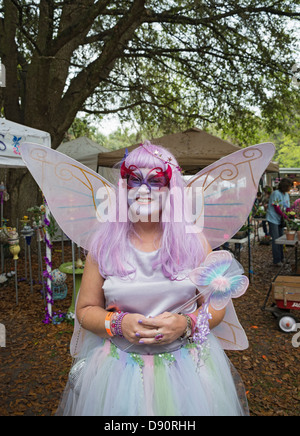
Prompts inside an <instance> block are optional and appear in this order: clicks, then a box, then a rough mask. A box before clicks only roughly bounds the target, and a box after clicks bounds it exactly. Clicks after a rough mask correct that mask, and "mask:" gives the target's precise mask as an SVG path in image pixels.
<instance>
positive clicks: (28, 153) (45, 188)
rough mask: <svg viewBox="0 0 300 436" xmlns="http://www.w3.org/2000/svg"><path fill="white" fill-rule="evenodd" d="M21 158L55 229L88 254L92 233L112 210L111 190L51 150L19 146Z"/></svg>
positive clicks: (112, 188) (71, 160)
mask: <svg viewBox="0 0 300 436" xmlns="http://www.w3.org/2000/svg"><path fill="white" fill-rule="evenodd" d="M21 155H22V159H23V161H24V163H25V164H26V166H27V167H28V169H29V171H30V172H31V174H32V175H33V177H34V179H35V180H36V182H37V183H38V185H39V187H40V188H41V190H42V192H43V194H44V196H45V198H46V201H47V203H48V206H49V208H50V211H51V213H52V214H53V216H54V218H55V219H56V221H57V223H58V225H59V226H60V227H61V229H62V230H63V231H64V233H65V234H66V235H67V236H68V237H69V238H70V239H72V240H73V241H74V242H76V244H77V245H79V246H80V247H83V248H84V249H86V250H89V247H90V243H91V240H92V237H93V235H94V233H95V231H96V230H97V229H98V228H99V225H101V224H100V223H101V222H104V221H106V220H107V219H109V218H108V217H109V214H110V213H111V210H112V209H113V208H114V206H115V188H114V186H113V185H112V184H111V183H109V182H108V181H107V180H106V179H104V178H103V177H101V176H100V175H99V174H97V173H95V172H94V171H92V170H91V169H90V168H88V167H86V166H85V165H82V164H81V163H79V162H77V161H76V160H74V159H71V158H69V157H68V156H66V155H64V154H62V153H59V152H57V151H55V150H52V149H51V148H48V147H43V146H41V145H38V144H31V143H22V144H21ZM99 192H100V195H99Z"/></svg>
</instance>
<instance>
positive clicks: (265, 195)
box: [261, 186, 272, 236]
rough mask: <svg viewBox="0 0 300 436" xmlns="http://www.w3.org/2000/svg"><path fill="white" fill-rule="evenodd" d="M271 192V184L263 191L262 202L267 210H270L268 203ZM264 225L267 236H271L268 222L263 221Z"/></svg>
mask: <svg viewBox="0 0 300 436" xmlns="http://www.w3.org/2000/svg"><path fill="white" fill-rule="evenodd" d="M271 194H272V188H271V187H270V186H265V187H264V188H263V192H262V199H261V203H262V206H263V207H264V209H265V211H266V212H267V211H268V205H269V200H270V196H271ZM262 226H263V231H264V233H265V236H270V230H269V226H268V222H267V221H263V222H262Z"/></svg>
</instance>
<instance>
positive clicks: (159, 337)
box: [124, 312, 187, 345]
mask: <svg viewBox="0 0 300 436" xmlns="http://www.w3.org/2000/svg"><path fill="white" fill-rule="evenodd" d="M124 319H125V318H124ZM140 321H141V322H139V323H138V325H139V328H138V330H137V332H136V333H137V334H138V335H140V336H139V341H138V342H139V344H144V345H160V344H171V343H172V342H174V341H175V340H176V339H178V338H179V337H180V336H181V335H182V334H183V332H184V331H185V329H186V326H187V322H186V319H185V317H184V316H182V315H178V314H175V313H170V312H164V313H162V314H161V315H158V316H156V317H154V318H145V317H143V319H140Z"/></svg>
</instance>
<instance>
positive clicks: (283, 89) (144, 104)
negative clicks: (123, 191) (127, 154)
mask: <svg viewBox="0 0 300 436" xmlns="http://www.w3.org/2000/svg"><path fill="white" fill-rule="evenodd" d="M299 6H300V1H299V0H296V1H295V0H281V1H274V0H265V1H261V0H225V1H220V0H207V1H205V2H204V1H202V0H193V1H191V0H180V1H174V0H146V1H143V0H132V1H130V2H128V1H125V0H118V1H116V0H111V1H97V2H95V1H91V0H79V1H77V2H74V1H67V0H66V1H61V0H51V1H42V0H36V1H34V2H33V1H31V0H16V1H13V2H10V1H4V2H3V7H2V8H1V10H0V24H1V25H0V57H1V60H3V63H4V64H5V66H6V67H7V77H8V78H9V81H8V86H7V87H6V88H5V89H3V90H1V92H0V102H1V104H3V107H4V112H5V116H6V117H7V118H8V119H11V120H15V121H17V122H18V121H20V120H25V122H26V124H28V125H31V126H33V127H37V128H40V129H42V130H47V131H49V132H50V133H51V135H52V144H53V146H54V148H55V147H57V146H58V145H59V143H60V142H61V140H62V138H63V136H64V135H65V132H67V131H68V129H69V128H70V126H71V124H72V122H73V121H74V119H75V118H76V116H77V114H78V113H82V112H84V113H86V114H88V115H95V116H96V117H99V119H100V120H101V119H102V118H103V116H104V115H106V114H111V113H118V115H119V117H120V119H121V121H127V122H128V121H135V123H136V124H137V125H139V126H142V129H143V130H147V131H153V130H154V129H155V127H154V126H158V128H159V130H160V131H163V133H171V132H174V131H178V130H182V129H185V128H188V127H191V126H193V125H198V126H199V127H200V128H207V127H208V126H209V125H211V124H213V125H214V126H215V128H216V129H217V130H222V131H223V132H224V134H226V135H229V136H233V137H235V138H238V140H239V141H240V142H242V143H244V144H246V143H247V142H248V141H250V140H251V138H253V137H254V136H255V135H256V134H257V131H258V130H260V128H261V127H262V128H263V129H264V130H265V131H266V132H267V133H270V132H271V131H273V129H274V128H277V129H278V130H279V131H283V132H285V133H288V132H287V131H286V127H287V123H286V120H287V119H288V117H289V115H290V114H292V113H297V108H298V107H299V87H295V86H293V84H292V77H293V73H292V69H293V66H294V65H295V64H296V63H297V58H296V49H297V43H298V42H299V32H298V27H299V18H300V9H299ZM297 26H298V27H297ZM2 93H3V95H4V97H3V98H2V96H1V94H2ZM91 131H92V129H91V127H90V126H89V125H88V123H86V121H83V122H80V123H79V125H78V123H76V122H75V124H74V125H73V126H72V132H71V133H72V135H74V137H76V136H77V135H82V134H83V133H84V134H90V132H91ZM94 134H95V132H94ZM114 141H117V139H116V138H114ZM117 142H118V141H117Z"/></svg>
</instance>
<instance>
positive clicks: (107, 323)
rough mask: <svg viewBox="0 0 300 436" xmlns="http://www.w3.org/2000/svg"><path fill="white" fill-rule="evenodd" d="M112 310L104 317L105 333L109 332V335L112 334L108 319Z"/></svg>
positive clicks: (111, 314)
mask: <svg viewBox="0 0 300 436" xmlns="http://www.w3.org/2000/svg"><path fill="white" fill-rule="evenodd" d="M113 314H114V312H108V314H107V315H106V317H105V324H104V325H105V330H106V331H107V333H108V334H109V336H113V334H112V332H111V330H110V320H111V317H112V316H113Z"/></svg>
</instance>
